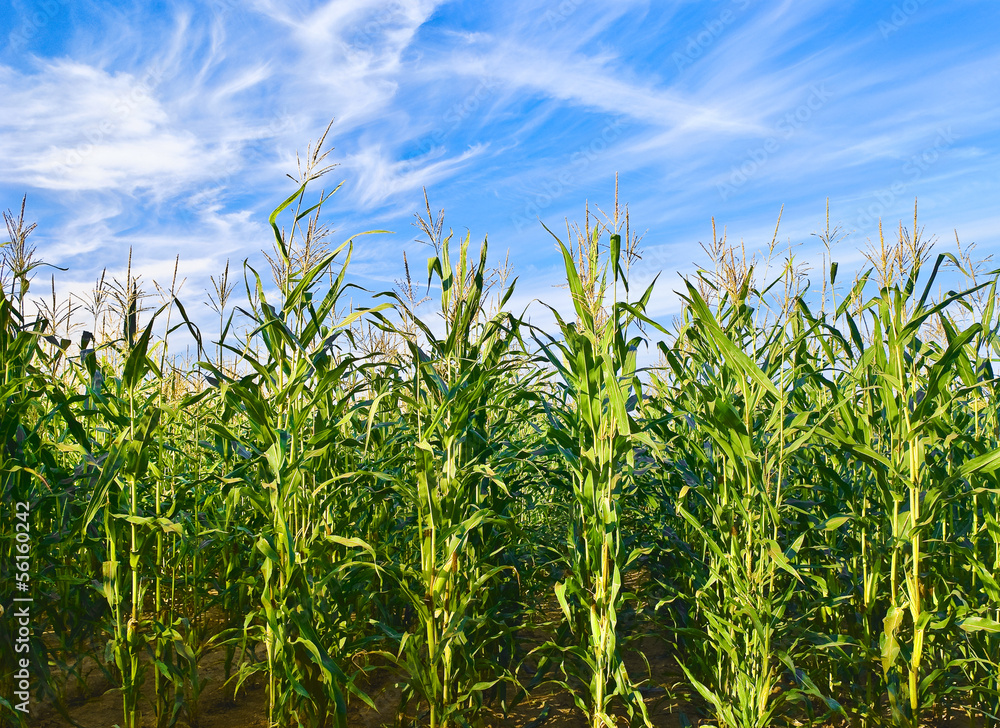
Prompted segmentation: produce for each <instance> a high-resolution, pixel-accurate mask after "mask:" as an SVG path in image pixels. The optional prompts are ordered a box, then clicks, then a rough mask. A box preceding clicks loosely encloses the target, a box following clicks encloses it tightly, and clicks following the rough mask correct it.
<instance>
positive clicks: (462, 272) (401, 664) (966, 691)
mask: <svg viewBox="0 0 1000 728" xmlns="http://www.w3.org/2000/svg"><path fill="white" fill-rule="evenodd" d="M317 151H318V150H317ZM321 160H322V156H321V155H317V154H314V155H313V160H312V161H313V162H314V163H315V164H314V165H313V166H311V167H310V168H309V169H308V170H307V171H306V173H305V174H303V175H302V177H301V178H300V179H299V180H298V183H299V187H298V189H297V190H295V192H294V194H292V195H291V196H289V197H288V199H287V200H285V201H284V202H283V203H282V204H281V205H279V206H278V208H277V209H276V210H275V211H274V213H273V214H272V215H271V217H270V220H269V222H270V225H271V228H272V230H273V233H274V248H273V251H272V252H271V253H270V254H269V260H270V264H271V268H272V270H271V271H270V273H271V274H272V275H271V277H270V278H271V279H273V280H270V279H269V278H268V277H267V276H266V275H262V274H261V272H259V271H257V270H255V269H254V268H253V267H252V266H251V265H249V264H244V265H243V267H242V269H239V267H238V266H234V267H233V269H232V270H231V269H230V268H229V266H227V267H226V269H225V271H224V272H223V273H221V274H220V275H219V276H218V277H217V278H213V279H212V283H213V285H214V289H213V290H212V291H211V292H210V295H209V301H208V305H209V306H210V308H211V309H212V311H213V314H212V315H213V316H216V317H217V324H218V329H217V330H212V331H208V330H207V329H206V328H204V327H202V328H199V327H198V326H196V325H195V322H194V321H195V319H198V320H200V316H196V315H194V312H193V311H192V310H190V309H186V308H185V305H184V303H183V297H182V296H181V295H180V293H179V288H180V283H179V282H178V281H177V280H176V276H175V280H174V282H173V284H171V285H170V286H169V288H168V287H160V291H159V292H160V297H159V303H156V304H154V303H153V301H154V299H155V298H156V297H155V296H153V295H150V294H149V293H148V292H147V291H145V290H144V288H143V283H142V281H141V279H139V277H138V276H135V275H133V274H132V272H131V268H129V270H128V272H127V274H126V276H125V279H124V280H118V279H115V280H113V281H107V280H105V279H104V277H102V279H101V280H99V281H98V284H97V286H96V288H95V289H94V292H93V296H92V297H91V298H90V299H88V300H82V301H78V302H74V301H69V302H62V303H60V302H59V301H57V300H56V299H55V298H54V297H53V299H52V301H51V303H44V304H39V305H38V306H37V307H36V308H37V312H34V311H33V312H29V311H28V310H27V309H28V307H29V305H30V299H29V295H30V294H29V288H31V283H32V276H33V275H35V274H36V273H37V272H38V271H39V270H40V269H41V268H40V263H39V262H38V261H37V260H35V259H34V258H33V251H32V249H31V247H30V243H29V241H28V235H29V234H30V233H31V231H32V227H33V226H31V225H27V224H26V223H25V221H24V208H23V206H22V209H21V214H20V217H18V216H15V215H14V214H12V213H11V214H8V215H7V223H8V232H9V237H10V241H9V242H8V243H7V244H6V245H5V247H4V248H3V253H4V257H3V260H4V268H3V271H2V272H3V292H2V294H0V362H2V364H0V398H2V408H0V442H2V449H0V462H2V468H0V477H2V481H0V493H2V500H3V519H2V520H3V528H2V530H0V568H2V569H3V575H2V576H3V584H4V588H3V593H2V600H3V601H2V602H0V605H2V609H3V612H4V615H5V616H3V617H0V645H2V649H0V722H2V723H3V724H5V725H10V726H21V725H29V724H30V716H28V715H25V714H24V713H23V712H21V711H18V710H17V709H16V707H15V706H16V703H17V702H19V701H17V700H16V699H15V698H14V697H13V696H14V693H15V691H16V689H17V684H16V683H17V680H16V678H15V675H16V674H17V673H18V671H19V670H20V669H21V667H20V662H19V659H20V658H21V657H22V656H24V655H28V656H30V660H29V661H30V666H29V668H28V670H29V672H30V674H31V694H32V705H33V706H34V705H37V704H40V703H43V702H44V703H46V704H49V705H52V706H55V710H56V711H57V712H59V713H61V714H62V715H64V716H66V715H67V710H68V707H67V706H68V705H69V695H70V693H71V692H72V689H73V687H74V685H76V684H78V683H80V682H82V681H84V680H85V677H86V670H85V666H90V667H89V668H88V669H91V670H97V671H99V672H101V673H102V674H103V675H105V676H106V678H107V679H108V680H109V681H110V682H111V684H113V686H114V687H113V689H114V691H115V694H116V695H117V696H119V698H118V699H119V701H120V707H121V712H120V719H119V721H118V724H119V725H120V726H123V727H125V728H138V727H139V726H157V728H162V727H165V726H174V725H190V726H196V725H198V724H199V721H200V720H202V716H201V715H200V698H201V697H202V694H203V691H204V690H205V688H206V683H207V678H206V677H205V674H204V664H205V663H204V660H205V658H206V656H207V655H209V654H217V655H223V656H224V657H223V663H224V677H223V679H224V681H225V689H226V690H227V691H228V692H229V693H230V694H231V695H233V696H237V695H238V693H239V692H240V690H241V689H242V688H243V687H245V686H246V685H247V684H249V683H250V682H252V681H253V680H255V679H259V680H261V681H263V683H264V685H265V690H266V705H265V706H264V708H262V715H261V716H260V719H261V721H262V723H261V724H262V725H268V726H275V727H278V726H282V727H284V726H309V727H326V726H338V727H340V728H345V727H346V726H353V725H356V723H354V722H353V721H354V718H355V716H356V715H357V714H358V712H359V711H364V710H368V711H371V710H374V709H376V708H377V709H378V711H379V714H378V715H379V721H380V722H381V723H382V724H384V725H393V726H429V727H430V728H458V727H465V726H502V725H524V722H523V721H521V719H520V718H518V719H517V720H515V718H514V716H515V715H523V712H522V713H518V711H519V710H521V709H522V708H523V707H524V706H525V705H527V704H528V703H529V702H530V701H532V700H534V699H535V698H537V696H539V695H545V696H550V697H551V700H553V701H557V700H560V699H562V700H564V701H566V704H567V705H568V706H570V707H571V708H572V709H573V710H574V711H575V716H576V717H575V718H574V720H578V721H579V722H578V723H573V725H581V726H583V725H586V726H588V728H602V727H606V728H611V727H613V726H625V725H629V726H652V725H682V726H694V725H698V726H716V727H717V728H764V727H765V726H784V725H802V726H805V725H811V726H852V727H861V726H900V727H907V728H916V727H917V726H931V725H939V724H942V725H943V724H946V723H945V721H954V720H960V721H962V722H961V723H960V724H961V725H969V726H990V725H997V724H998V721H1000V586H998V583H997V580H998V578H1000V576H998V574H1000V523H998V520H997V518H998V517H997V504H998V501H1000V479H998V477H1000V476H998V472H997V471H998V469H1000V403H998V401H997V395H998V393H1000V387H998V382H997V379H996V376H995V374H994V362H995V361H996V359H997V357H998V356H1000V338H998V316H997V310H996V304H997V293H998V292H997V279H998V274H997V272H996V271H986V268H987V267H988V266H984V265H981V264H977V263H976V262H975V261H974V260H973V259H972V258H971V255H970V254H969V250H968V249H966V250H965V251H963V250H962V248H961V246H960V245H959V247H958V249H957V252H956V253H942V254H940V255H932V252H931V246H930V243H929V242H926V241H925V240H924V239H923V237H922V233H921V230H920V229H919V228H918V227H917V220H916V217H915V218H914V221H913V227H912V228H909V227H907V228H904V227H902V226H900V228H899V230H898V232H896V233H894V235H889V236H888V237H889V238H890V240H888V241H887V240H886V236H880V239H879V240H878V241H877V243H876V244H875V245H874V246H872V248H871V249H870V250H869V251H868V260H869V263H870V264H869V265H867V267H866V268H865V269H864V270H862V271H860V273H859V274H858V275H857V276H856V277H855V278H854V279H853V280H851V281H849V282H847V283H845V282H844V281H842V280H841V281H838V279H837V270H838V266H837V264H836V263H835V262H833V261H832V252H831V247H830V246H831V245H832V243H833V242H834V240H835V238H836V237H837V231H836V230H834V231H831V230H830V228H829V224H827V229H826V232H825V233H824V234H823V235H822V236H821V237H822V240H823V242H824V243H825V244H826V246H827V247H826V251H827V253H828V255H827V256H826V257H825V258H824V261H825V262H824V266H823V268H822V270H821V271H820V272H821V278H822V280H821V282H820V281H816V280H814V281H812V284H813V285H812V288H810V286H809V285H808V283H809V282H808V281H807V280H806V279H805V277H804V275H803V274H802V272H801V270H800V269H799V268H798V267H797V265H796V263H795V261H794V259H793V257H792V256H791V255H790V254H789V256H788V257H786V258H784V259H781V258H780V254H779V253H776V252H775V251H776V250H777V247H776V243H775V242H774V241H772V245H771V248H770V249H771V251H772V253H774V254H775V256H776V259H777V260H778V263H779V264H778V265H776V266H775V265H773V263H774V260H772V261H771V263H772V264H771V265H768V266H764V265H763V263H762V262H761V261H756V262H757V263H758V265H755V264H754V263H755V261H752V260H747V258H746V255H745V254H744V253H743V252H742V251H741V250H737V249H735V248H734V247H733V246H731V245H730V244H729V243H727V242H726V240H725V238H723V239H721V240H720V239H717V238H714V237H713V242H712V244H711V245H709V246H707V247H706V249H707V250H708V253H709V257H710V258H711V263H710V264H709V265H708V266H706V267H705V268H703V269H702V270H700V271H699V272H698V273H697V274H695V275H692V276H689V277H687V278H685V279H683V280H681V281H680V283H679V284H678V287H679V294H680V295H681V298H682V310H681V313H680V314H679V315H678V316H677V317H675V318H674V320H673V321H672V322H669V323H668V322H661V321H657V320H655V319H654V318H653V317H652V316H651V315H650V313H649V307H650V300H651V296H652V287H650V288H647V289H645V290H636V289H635V288H630V286H629V278H630V277H631V278H633V280H635V279H636V277H637V276H636V275H635V271H636V270H637V267H638V266H641V265H642V261H641V257H640V256H641V251H640V248H639V239H638V237H637V236H636V235H634V234H633V233H632V232H631V223H630V221H629V218H628V214H627V212H626V211H625V210H624V209H623V208H622V209H619V207H618V203H617V200H616V202H615V208H614V212H613V214H611V215H609V216H605V217H604V218H603V219H600V220H598V219H595V218H592V217H591V216H590V215H589V213H588V217H587V220H586V222H585V224H584V225H583V226H581V227H572V228H571V227H567V230H566V233H565V234H560V235H558V236H556V235H555V234H553V237H554V238H555V239H554V241H553V242H554V244H555V245H556V246H557V249H558V250H559V252H560V254H561V256H562V261H563V263H564V268H565V279H564V281H563V282H564V284H565V286H566V287H567V288H568V293H569V296H568V297H567V300H569V301H571V308H570V307H567V308H565V309H563V310H560V309H559V308H557V307H552V308H545V307H544V306H540V305H538V304H534V306H535V307H536V308H535V310H541V311H545V312H547V314H548V315H549V316H550V317H551V320H552V321H554V324H553V326H552V327H550V328H551V330H550V331H545V330H543V329H542V328H540V327H538V326H535V325H532V324H531V323H529V322H528V319H527V317H526V315H525V313H524V312H518V311H513V310H511V305H510V301H511V299H512V296H513V293H514V290H515V285H516V281H511V280H509V277H508V276H507V269H506V268H505V267H504V266H499V267H491V263H490V259H489V258H488V256H487V246H486V243H485V242H484V243H483V244H482V245H481V246H479V247H478V250H477V248H476V246H474V245H472V242H471V240H470V238H469V237H468V236H466V237H465V238H464V239H457V238H455V237H454V236H452V235H446V234H445V233H444V229H443V225H442V217H441V216H440V215H438V216H437V217H435V216H434V215H432V214H431V208H430V206H429V205H428V206H427V219H426V220H425V219H423V218H422V217H421V218H420V222H421V228H422V231H423V233H424V234H425V235H426V237H427V241H426V242H427V243H428V244H429V246H430V247H429V250H431V251H432V255H431V256H430V260H429V262H428V265H427V273H428V280H427V281H426V289H427V290H428V291H432V292H434V293H435V302H436V303H435V305H437V306H438V308H437V311H436V312H434V313H433V314H432V315H425V314H421V311H426V307H424V306H422V305H421V304H422V303H423V302H422V301H421V300H420V298H421V294H422V293H423V290H424V288H425V282H424V281H423V280H422V279H420V280H417V281H414V280H413V279H412V278H411V276H410V272H409V264H407V268H406V279H405V280H404V281H402V282H401V283H400V284H399V285H398V286H397V287H396V288H394V289H393V290H391V291H387V292H382V293H379V292H370V293H371V294H372V296H373V297H372V298H371V300H372V301H373V303H372V304H371V305H369V306H367V307H364V308H354V309H353V310H352V309H351V307H350V306H349V303H348V302H349V300H351V298H352V296H353V295H355V294H354V292H353V291H354V289H355V287H356V286H355V284H352V283H351V277H350V260H351V257H352V253H353V251H354V249H355V247H356V246H360V245H363V244H364V242H363V241H364V240H365V239H364V238H361V237H358V236H356V237H354V238H351V239H349V240H348V241H347V242H345V243H343V244H342V245H340V246H339V247H336V248H331V247H330V246H328V245H327V243H326V240H327V239H328V235H327V233H328V230H327V229H326V228H325V227H324V223H323V222H322V218H321V212H323V207H324V205H325V204H327V198H328V197H329V195H327V194H322V195H320V196H319V197H314V196H313V193H312V190H313V188H314V187H310V185H313V183H314V182H315V178H316V177H318V176H319V174H320V172H321V171H322V170H319V171H317V170H318V169H319V167H318V165H319V163H320V162H321ZM827 220H829V214H828V215H827ZM542 232H543V233H544V231H542ZM893 237H895V240H892V239H891V238H893ZM776 240H777V231H776V232H775V241H776ZM765 268H766V270H767V271H768V272H769V273H770V274H772V279H771V280H760V278H761V275H762V273H761V272H760V271H762V270H765ZM266 273H267V271H265V274H266ZM956 281H957V283H956ZM659 285H660V286H661V287H662V286H663V285H664V284H663V283H661V284H659ZM952 285H954V286H955V287H956V288H957V289H958V290H947V291H945V290H944V288H945V287H946V286H952ZM361 293H362V292H358V297H359V298H360V297H361V295H360V294H361ZM365 295H369V294H365ZM199 305H201V304H200V303H199ZM182 339H183V340H185V341H192V342H194V343H193V344H192V345H191V346H192V348H193V350H194V353H193V354H192V355H191V356H189V357H183V356H180V355H179V353H178V352H176V351H171V350H170V349H169V343H170V342H171V341H179V340H182ZM651 357H652V358H656V357H658V359H656V363H655V365H651V366H640V364H639V363H640V361H645V360H647V359H650V358H651ZM21 503H23V504H27V506H26V507H27V510H28V512H29V513H30V519H29V520H30V554H31V556H30V571H29V572H27V573H29V575H30V584H31V592H30V596H31V598H32V603H31V624H30V630H29V632H30V635H29V636H28V642H27V646H28V647H29V648H30V649H28V650H27V651H26V652H22V651H20V650H18V649H17V648H18V645H19V644H20V643H19V642H18V639H19V632H18V623H17V622H16V621H14V620H13V619H12V618H11V615H13V614H15V612H16V609H17V606H18V603H15V602H14V598H15V597H17V596H19V593H18V592H15V590H14V585H15V583H16V578H15V571H16V568H15V563H16V561H17V558H16V557H17V555H18V554H19V553H22V554H23V553H25V550H24V549H21V550H20V551H19V546H20V545H21V544H22V543H24V539H20V540H19V539H18V533H20V532H21V531H18V530H17V529H15V524H16V523H17V522H18V519H17V517H16V510H17V504H21ZM22 531H23V529H22ZM654 649H655V650H657V651H658V652H659V653H662V654H663V655H665V656H666V657H665V660H652V661H651V660H649V659H647V657H648V656H649V655H648V653H649V652H650V650H654ZM665 665H666V666H665ZM386 682H389V683H392V684H394V685H396V686H398V692H397V693H395V695H398V700H394V702H393V704H391V705H386V704H385V701H381V700H378V699H377V698H378V696H377V695H376V689H375V688H377V687H378V686H379V685H382V684H385V683H386ZM547 717H549V713H548V712H547V709H542V710H540V711H535V713H534V714H532V722H530V723H529V725H531V726H541V725H543V724H544V723H545V721H546V719H547ZM67 724H68V723H67ZM947 724H950V723H947Z"/></svg>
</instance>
